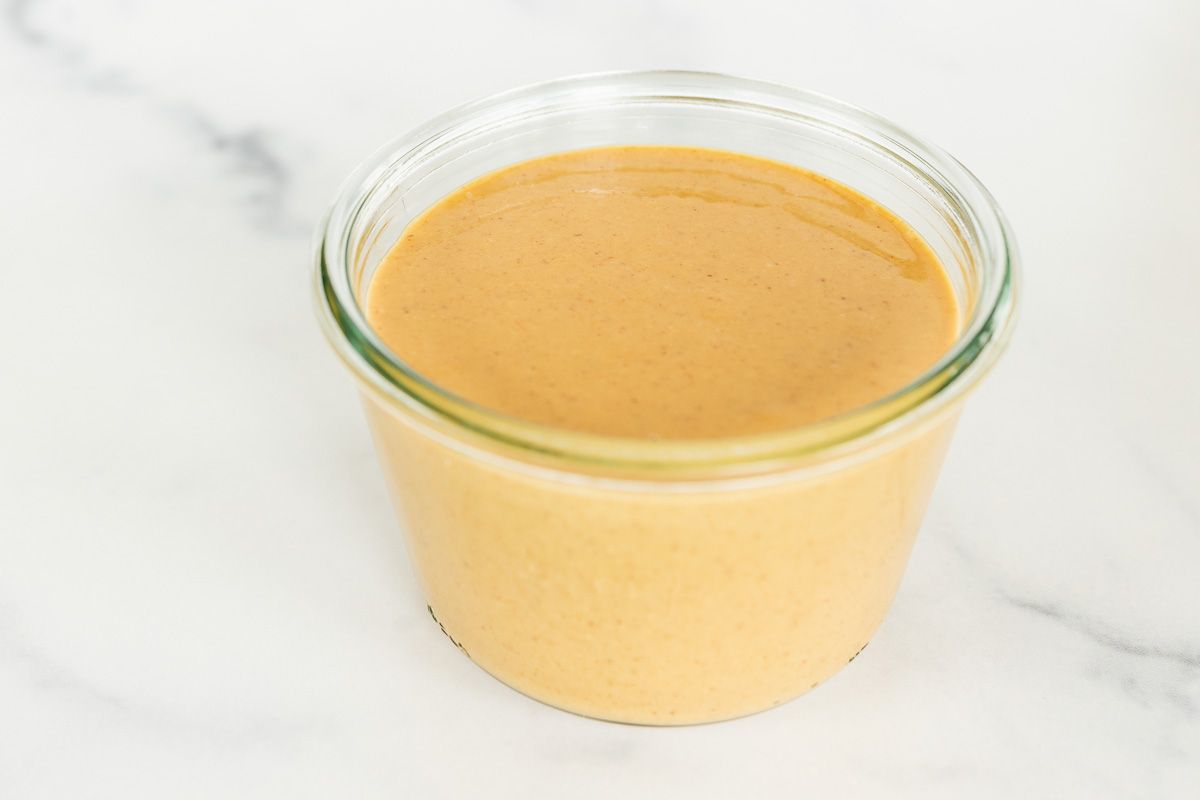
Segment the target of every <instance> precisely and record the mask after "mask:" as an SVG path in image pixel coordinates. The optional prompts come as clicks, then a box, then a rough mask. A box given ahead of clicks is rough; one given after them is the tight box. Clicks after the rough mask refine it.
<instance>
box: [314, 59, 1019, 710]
mask: <svg viewBox="0 0 1200 800" xmlns="http://www.w3.org/2000/svg"><path fill="white" fill-rule="evenodd" d="M634 144H642V145H653V144H658V145H687V146H695V147H708V148H715V149H721V150H731V151H737V152H741V153H746V154H750V155H756V156H762V157H766V158H770V159H775V160H777V161H783V162H788V163H792V164H795V165H797V166H800V167H803V168H805V169H808V170H812V171H814V172H818V173H821V174H823V175H826V176H828V177H830V178H832V179H834V180H836V181H839V182H841V183H843V184H845V185H848V186H850V187H851V188H853V189H856V190H857V191H859V192H861V193H862V194H865V195H867V196H868V197H870V198H872V199H874V200H875V201H876V202H878V203H880V204H881V205H883V206H884V207H886V208H888V209H890V210H891V211H892V212H893V213H895V214H896V215H898V216H899V217H901V218H902V219H904V220H905V221H907V222H908V224H909V225H910V226H912V227H913V228H914V229H915V230H916V231H917V232H918V233H919V234H921V235H922V236H923V237H924V239H925V240H926V242H927V243H928V244H929V245H930V247H931V248H932V249H933V250H934V252H935V253H936V254H937V255H938V257H939V258H940V260H941V261H942V263H943V265H944V266H945V267H946V269H947V271H948V273H949V276H950V279H951V283H952V284H953V287H954V290H955V293H956V295H957V299H958V303H959V309H960V312H961V320H960V330H961V333H960V335H959V337H958V339H957V340H956V341H955V343H954V344H953V346H952V347H951V348H950V350H949V351H948V352H947V353H946V354H945V355H944V356H943V357H942V358H941V359H940V360H939V361H938V362H937V363H936V364H934V365H933V366H932V367H931V368H930V369H929V370H928V371H926V372H925V373H924V374H922V375H921V376H920V377H919V378H917V379H916V380H914V381H913V382H912V383H911V384H909V385H908V386H906V387H904V388H903V389H901V390H899V391H897V392H895V393H893V394H891V395H888V396H886V397H883V398H880V399H879V400H877V401H875V402H873V403H871V404H869V405H867V406H864V407H861V408H857V409H854V410H852V411H850V412H847V413H844V414H842V415H840V416H837V417H834V418H831V419H827V420H823V421H821V422H818V423H815V424H811V425H807V426H804V427H802V428H798V429H795V430H788V431H783V432H779V433H771V434H767V435H755V436H747V437H740V438H728V439H716V440H696V441H652V440H633V439H618V438H611V437H602V436H596V435H590V434H585V433H578V432H573V431H569V430H563V429H559V428H552V427H547V426H542V425H538V424H534V423H531V422H527V421H524V420H520V419H515V418H511V417H508V416H505V415H503V414H500V413H498V412H495V411H492V410H490V409H487V408H483V407H480V406H478V405H476V404H474V403H472V402H471V401H470V399H469V398H464V397H457V396H455V395H453V394H452V393H450V392H448V391H445V390H443V389H442V388H440V387H438V386H437V385H435V384H433V383H432V382H430V381H429V380H427V379H426V378H424V377H423V376H421V375H420V374H418V373H417V372H415V371H414V370H413V369H411V368H410V367H409V366H408V365H406V364H405V363H404V361H403V360H402V359H401V358H400V357H399V356H397V355H396V354H395V353H392V352H390V351H389V350H388V349H387V348H386V347H385V346H384V345H383V343H382V342H381V341H380V339H379V337H378V336H377V335H376V334H375V333H374V332H373V331H372V329H371V328H370V326H369V325H368V324H367V321H366V319H365V316H364V312H363V306H364V295H365V293H366V291H367V289H368V287H369V285H370V281H371V278H372V276H373V275H374V272H375V269H376V268H377V267H378V265H379V264H380V262H381V261H382V259H383V257H384V256H385V255H386V254H387V252H388V251H389V250H390V249H391V247H392V245H393V244H394V243H395V242H396V240H397V239H398V237H399V236H400V234H401V232H402V231H403V230H404V228H405V227H406V226H407V225H408V224H409V223H410V222H411V221H412V220H413V219H414V218H415V217H416V216H417V215H419V214H420V213H421V212H422V211H424V210H425V209H426V208H428V207H429V206H430V205H432V204H433V203H434V202H436V201H437V200H439V199H440V198H442V197H443V196H445V195H446V194H448V193H450V192H451V191H452V190H454V189H456V188H457V187H459V186H461V185H462V184H464V183H466V182H468V181H470V180H471V179H474V178H476V177H478V176H480V175H482V174H484V173H487V172H490V171H492V170H495V169H498V168H500V167H503V166H507V165H510V164H513V163H515V162H519V161H523V160H526V159H529V158H534V157H536V156H541V155H547V154H550V153H555V152H561V151H564V150H572V149H578V148H584V147H594V146H601V145H634ZM317 261H318V264H317V283H316V288H317V297H318V304H319V308H320V316H321V320H322V322H323V324H324V327H325V330H326V333H327V334H328V336H329V339H330V341H331V342H332V343H333V346H334V348H335V350H336V351H337V353H338V354H339V355H340V356H341V358H342V360H343V361H344V362H345V363H346V365H347V366H348V367H349V368H350V370H351V372H352V373H353V374H354V375H355V376H356V377H357V379H358V383H359V385H360V387H361V390H362V396H363V399H364V404H365V408H366V413H367V417H368V420H369V422H370V426H371V429H372V431H373V434H374V438H375V442H376V446H377V449H378V452H379V456H380V460H381V462H382V464H383V468H384V471H385V473H386V476H387V481H388V484H389V487H390V490H391V493H392V496H393V498H394V500H395V504H396V507H397V509H398V513H399V516H400V519H401V521H402V523H403V527H404V530H405V533H406V536H407V540H408V545H409V552H410V553H411V555H412V558H413V561H414V563H415V565H416V570H417V573H418V575H419V577H420V580H421V583H422V586H423V589H424V592H425V595H426V597H427V598H428V603H429V608H430V612H431V614H433V615H434V617H435V619H436V620H437V622H438V623H439V624H440V625H441V626H442V628H443V629H444V630H445V632H446V633H447V635H448V636H449V638H450V639H451V641H453V642H454V644H455V645H456V646H458V647H459V648H460V649H461V650H462V651H463V652H464V653H466V654H467V655H469V656H470V657H471V658H472V659H473V660H474V661H475V662H476V663H477V664H479V665H480V666H481V667H483V668H484V669H485V670H487V671H488V672H490V673H491V674H492V675H494V676H495V677H497V678H499V679H500V680H501V681H504V682H505V683H507V684H509V685H510V686H512V687H514V688H516V689H518V690H520V691H522V692H524V693H526V694H528V695H530V696H531V697H534V698H536V699H538V700H542V701H545V702H547V703H549V704H551V705H554V706H558V707H560V708H564V709H567V710H569V711H574V712H577V713H580V714H585V715H588V716H593V717H600V718H604V719H610V720H618V721H623V722H636V723H647V724H684V723H695V722H706V721H712V720H720V719H726V718H730V717H737V716H741V715H744V714H749V713H752V712H755V711H759V710H762V709H765V708H769V707H771V706H774V705H777V704H779V703H782V702H784V701H785V700H788V699H789V698H792V697H795V696H796V695H799V694H801V693H803V692H805V691H807V690H808V689H810V688H812V687H814V686H816V685H817V684H818V683H819V682H821V681H822V680H824V679H825V678H827V677H829V676H830V675H832V674H833V673H834V672H836V671H837V670H839V669H840V668H841V667H843V666H845V665H846V663H848V662H849V661H850V660H852V659H853V658H854V656H855V655H856V654H857V653H858V652H859V651H860V650H861V649H862V648H863V646H865V645H866V643H867V641H868V639H869V638H870V637H871V635H872V634H873V633H874V631H875V630H876V628H877V627H878V625H879V624H880V622H881V621H882V619H883V617H884V614H885V613H886V611H887V608H888V606H889V604H890V603H891V600H892V598H893V596H894V594H895V592H896V589H897V586H898V585H899V582H900V578H901V575H902V573H903V571H904V567H905V564H906V562H907V559H908V554H909V552H910V549H911V547H912V543H913V539H914V536H915V535H916V531H917V528H918V527H919V525H920V521H921V518H922V516H923V514H924V510H925V506H926V503H927V500H928V498H929V495H930V492H931V490H932V488H933V484H934V481H935V479H936V477H937V472H938V469H939V467H940V464H941V461H942V455H943V453H944V451H945V449H946V445H947V443H948V441H949V439H950V435H951V432H952V429H953V427H954V423H955V420H956V418H957V416H958V413H959V410H960V408H961V405H962V400H963V397H964V396H965V394H966V393H967V391H968V390H969V389H971V388H972V387H973V386H974V385H975V384H976V383H977V382H978V381H979V379H980V378H981V377H982V376H983V375H984V374H985V373H986V372H987V371H988V370H989V368H990V367H991V366H992V365H993V364H994V363H995V361H996V358H997V356H998V355H999V354H1000V351H1001V350H1002V349H1003V345H1004V343H1005V341H1006V340H1007V338H1008V335H1009V332H1010V330H1011V325H1012V321H1013V302H1014V291H1013V290H1014V278H1015V271H1016V262H1017V254H1016V249H1015V246H1014V242H1013V239H1012V235H1011V232H1010V231H1009V228H1008V226H1007V224H1006V222H1005V220H1004V218H1003V216H1002V215H1001V213H1000V211H999V209H998V208H997V207H996V204H995V202H994V201H993V200H992V198H991V196H990V195H989V194H988V192H987V191H986V190H985V189H984V188H983V186H982V185H981V184H980V183H979V181H978V180H977V179H976V178H975V177H974V176H972V175H971V174H970V173H969V172H968V171H967V170H966V169H965V168H963V167H962V166H961V165H960V164H959V163H958V162H956V161H955V160H954V159H952V158H951V157H950V156H948V155H946V154H945V153H944V152H942V151H941V150H939V149H937V148H936V147H933V146H931V145H929V144H926V143H925V142H923V141H921V140H919V139H917V138H916V137H914V136H912V135H910V134H908V133H905V132H904V131H902V130H900V129H899V128H897V127H895V126H894V125H892V124H891V123H889V122H887V121H886V120H883V119H881V118H879V117H877V116H874V115H873V114H870V113H867V112H865V111H862V110H859V109H857V108H854V107H851V106H848V105H846V104H843V103H840V102H837V101H835V100H831V99H829V98H826V97H822V96H819V95H815V94H811V93H808V92H803V91H797V90H794V89H789V88H784V87H781V86H775V85H770V84H765V83H760V82H754V81H748V80H742V79H738V78H732V77H728V76H723V75H714V74H704V73H689V72H648V73H625V74H607V75H595V76H584V77H577V78H568V79H565V80H559V81H554V82H551V83H546V84H542V85H538V86H533V87H529V88H524V89H518V90H515V91H511V92H507V93H504V94H501V95H498V96H496V97H493V98H490V99H487V100H483V101H481V102H476V103H471V104H469V105H466V106H463V107H461V108H458V109H456V110H454V111H451V112H450V113H448V114H445V115H442V116H440V117H438V118H437V119H435V120H433V121H431V122H430V123H428V124H427V125H425V126H423V127H421V128H418V129H417V130H414V131H412V132H410V133H408V134H406V135H404V136H402V137H400V138H399V139H397V140H396V141H394V142H392V143H391V144H389V145H387V146H386V147H385V148H383V149H382V150H381V151H380V152H378V153H377V154H375V155H374V156H373V157H372V158H371V159H370V160H369V161H368V162H367V163H366V164H364V165H363V166H362V167H361V168H359V169H358V170H357V171H356V172H355V173H354V174H353V175H352V176H351V177H350V179H349V180H348V182H347V183H346V184H345V185H344V187H343V188H342V190H341V193H340V195H339V197H338V199H337V201H336V203H335V204H334V206H333V208H332V210H331V211H330V213H329V216H328V218H327V220H326V221H325V224H324V230H323V232H322V237H321V241H320V244H319V250H318V258H317Z"/></svg>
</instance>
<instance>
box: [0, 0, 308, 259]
mask: <svg viewBox="0 0 1200 800" xmlns="http://www.w3.org/2000/svg"><path fill="white" fill-rule="evenodd" d="M37 5H38V0H8V3H7V5H6V7H5V13H4V17H3V19H4V22H5V27H6V28H7V30H8V31H9V34H10V35H11V36H12V37H13V38H14V39H16V40H17V41H18V42H20V43H22V44H23V45H25V46H27V47H29V48H30V49H32V50H33V51H35V52H37V53H38V54H39V55H41V56H42V57H44V58H47V59H49V60H50V61H52V62H53V63H55V64H56V65H57V66H58V67H59V68H60V69H62V70H64V71H65V72H66V73H68V74H69V75H70V76H71V77H72V78H73V79H74V80H76V81H78V82H79V83H80V84H81V85H82V86H83V87H85V88H86V89H88V90H91V91H98V92H106V93H111V94H117V95H122V96H132V97H136V98H137V99H138V100H139V101H140V102H141V104H142V106H143V107H144V108H145V109H146V111H147V113H149V114H152V115H155V116H157V117H159V118H160V119H164V120H167V121H169V122H170V123H171V124H172V125H173V127H174V128H175V129H176V130H178V131H180V132H181V133H182V134H184V135H186V136H188V137H189V138H191V139H192V140H194V141H197V142H199V143H201V144H202V145H203V146H204V147H206V148H207V149H208V150H209V152H210V153H212V155H213V156H214V160H215V161H216V162H217V163H220V164H223V165H224V166H225V168H226V169H227V170H228V172H229V173H230V174H231V175H232V176H234V177H235V178H236V179H238V180H241V181H243V182H244V183H245V184H246V185H247V186H248V187H249V188H248V189H247V190H246V191H245V192H244V193H243V197H244V200H243V203H244V206H245V208H246V209H247V210H248V211H249V216H248V221H249V223H250V224H251V226H252V227H254V228H255V229H256V230H258V231H260V232H263V233H267V234H274V235H281V236H285V237H293V238H300V237H307V236H308V234H309V232H310V229H311V222H310V221H308V220H302V219H297V218H295V217H293V216H291V214H290V212H289V211H288V193H289V189H290V185H291V182H292V176H291V167H290V165H289V164H288V163H287V159H286V158H285V157H284V155H283V151H282V149H281V148H280V147H278V146H276V139H277V138H278V137H277V135H275V134H272V133H271V132H270V131H268V130H266V129H264V128H246V129H238V128H231V127H229V126H227V125H224V124H222V123H221V122H219V121H218V120H217V118H216V117H215V116H214V115H213V114H211V113H209V112H208V111H206V110H205V109H203V108H201V107H200V106H198V105H196V104H193V103H187V102H182V101H179V100H176V99H168V98H165V97H163V96H162V95H161V94H159V93H157V92H155V91H153V90H152V89H151V88H150V87H148V86H147V85H146V84H145V83H144V82H141V81H138V80H137V78H136V76H132V75H126V74H123V73H121V72H118V71H114V70H112V69H102V68H98V67H96V66H95V65H94V64H93V63H92V61H91V60H90V59H89V58H88V53H87V50H86V49H85V48H83V47H81V46H79V45H78V44H76V43H74V42H71V41H68V40H67V39H66V38H64V37H60V36H56V35H55V33H54V32H53V30H50V29H48V28H46V27H45V26H44V25H40V24H38V23H35V22H34V19H33V17H34V10H35V8H36V7H37Z"/></svg>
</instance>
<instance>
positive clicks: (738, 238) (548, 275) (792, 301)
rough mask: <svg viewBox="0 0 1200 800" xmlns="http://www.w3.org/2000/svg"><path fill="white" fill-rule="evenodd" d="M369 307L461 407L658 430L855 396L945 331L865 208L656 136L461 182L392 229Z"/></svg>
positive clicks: (948, 336) (915, 277)
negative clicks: (649, 143) (660, 142)
mask: <svg viewBox="0 0 1200 800" xmlns="http://www.w3.org/2000/svg"><path fill="white" fill-rule="evenodd" d="M368 318H369V320H370V323H371V325H372V326H373V327H374V328H375V329H376V330H377V331H378V332H379V334H380V335H381V336H382V338H383V340H384V342H385V343H386V344H387V345H388V346H389V347H390V348H391V349H392V350H394V351H395V352H396V353H398V354H399V355H400V356H401V357H402V358H403V359H404V360H405V361H407V362H408V363H409V364H410V365H411V366H412V367H413V368H414V369H415V370H416V371H417V372H419V373H421V374H423V375H424V376H426V377H427V378H429V379H430V380H431V381H433V382H434V383H435V384H438V385H440V386H442V387H443V388H445V389H449V390H450V391H452V392H454V393H456V394H458V395H460V396H461V397H463V398H466V399H468V400H472V401H474V402H476V403H478V404H480V405H483V406H486V407H489V408H493V409H497V410H500V411H503V412H506V413H508V414H510V415H512V416H515V417H520V418H524V419H528V420H532V421H534V422H540V423H545V424H549V425H556V426H561V427H566V428H572V429H577V430H582V431H587V432H591V433H598V434H606V435H613V436H626V437H643V438H672V439H678V438H710V437H722V436H734V435H741V434H751V433H761V432H765V431H772V430H779V429H784V428H791V427H796V426H799V425H804V424H806V423H809V422H812V421H814V420H818V419H821V418H825V417H829V416H832V415H834V414H837V413H839V412H842V411H847V410H849V409H852V408H854V407H856V406H860V405H863V404H865V403H868V402H870V401H872V400H875V399H877V398H879V397H882V396H884V395H886V394H888V393H890V392H892V391H894V390H896V389H899V388H901V387H903V386H904V385H905V384H907V383H908V382H909V381H911V380H912V379H914V378H915V377H917V376H918V375H919V374H920V373H921V372H922V371H923V370H924V369H926V368H927V367H929V366H930V365H931V364H933V362H934V361H935V360H936V359H937V358H938V357H939V356H940V355H941V354H942V353H943V352H945V350H946V349H947V348H948V346H949V344H950V342H951V341H952V339H953V337H954V334H955V330H956V308H955V302H954V294H953V291H952V289H951V286H950V283H949V281H948V279H947V276H946V273H945V271H944V270H943V269H942V267H941V266H940V264H939V263H938V262H937V260H936V258H935V257H934V255H933V253H932V252H931V251H930V249H929V248H928V246H926V245H925V243H924V242H923V241H922V240H921V239H920V238H919V237H918V236H917V235H916V234H915V233H914V232H913V231H912V230H911V229H910V228H909V227H908V226H907V225H905V224H904V223H903V222H901V221H900V220H899V219H897V218H896V217H895V216H893V215H892V214H891V213H889V212H888V211H886V210H885V209H883V208H881V207H880V206H878V205H877V204H875V203H874V202H872V201H871V200H869V199H867V198H865V197H863V196H862V195H860V194H858V193H856V192H854V191H852V190H850V189H848V188H846V187H844V186H841V185H839V184H837V183H835V182H833V181H830V180H828V179H825V178H822V177H820V176H817V175H814V174H812V173H810V172H805V171H803V170H800V169H797V168H795V167H791V166H787V165H784V164H779V163H775V162H771V161H766V160H763V159H758V158H752V157H750V156H744V155H738V154H734V153H727V152H719V151H711V150H701V149H693V148H677V147H613V148H601V149H594V150H582V151H575V152H570V153H564V154H560V155H555V156H550V157H546V158H540V159H535V160H533V161H527V162H524V163H521V164H517V165H515V166H512V167H509V168H506V169H503V170H500V171H499V172H495V173H492V174H490V175H487V176H484V177H483V178H480V179H478V180H476V181H474V182H473V183H471V184H468V185H467V186H465V187H463V188H462V189H460V190H459V191H457V192H455V193H453V194H451V195H450V196H448V197H446V198H445V199H444V200H442V201H441V202H439V203H438V204H436V205H435V206H433V207H432V208H431V209H429V210H428V211H427V212H426V213H425V214H424V215H422V216H421V217H420V218H419V219H417V220H416V221H415V222H414V223H413V224H411V225H410V226H409V228H408V229H407V230H406V231H405V233H404V235H403V237H402V238H401V239H400V241H399V242H398V243H397V244H396V246H395V248H394V249H393V250H392V252H391V253H390V254H389V255H388V257H387V258H386V260H385V261H384V263H383V264H382V265H381V266H380V268H379V270H378V272H377V273H376V276H375V278H374V281H373V283H372V285H371V288H370V292H369V297H368Z"/></svg>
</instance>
